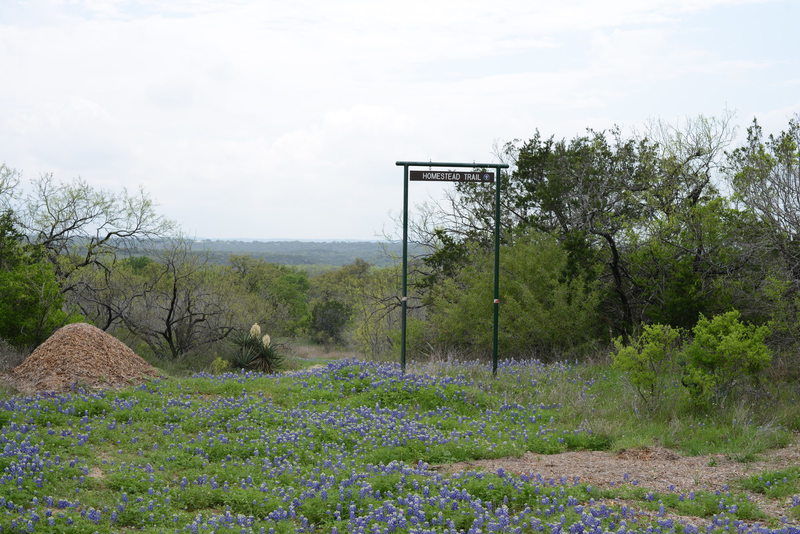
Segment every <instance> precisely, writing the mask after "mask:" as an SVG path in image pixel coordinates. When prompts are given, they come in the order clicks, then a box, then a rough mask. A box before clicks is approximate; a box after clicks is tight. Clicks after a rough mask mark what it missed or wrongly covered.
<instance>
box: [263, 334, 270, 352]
mask: <svg viewBox="0 0 800 534" xmlns="http://www.w3.org/2000/svg"><path fill="white" fill-rule="evenodd" d="M261 342H262V343H263V344H264V348H265V349H268V348H269V343H270V339H269V334H264V337H262V338H261Z"/></svg>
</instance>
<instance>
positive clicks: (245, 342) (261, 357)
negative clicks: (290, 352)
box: [231, 332, 283, 373]
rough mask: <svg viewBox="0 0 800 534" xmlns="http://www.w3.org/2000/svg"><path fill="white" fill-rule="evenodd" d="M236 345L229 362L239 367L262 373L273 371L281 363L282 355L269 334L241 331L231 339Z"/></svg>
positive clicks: (278, 367)
mask: <svg viewBox="0 0 800 534" xmlns="http://www.w3.org/2000/svg"><path fill="white" fill-rule="evenodd" d="M232 342H233V344H234V345H235V346H236V349H237V350H236V354H235V355H234V357H233V360H232V362H231V364H232V365H233V366H234V367H238V368H241V369H255V370H256V371H261V372H262V373H274V372H276V371H277V370H278V369H280V367H281V364H282V363H283V355H282V354H281V353H280V352H279V351H278V347H277V346H276V345H275V344H274V343H272V342H271V340H270V339H269V336H264V337H263V338H262V337H261V336H257V335H252V334H251V333H250V332H245V333H241V334H239V335H238V336H235V337H234V338H233V340H232Z"/></svg>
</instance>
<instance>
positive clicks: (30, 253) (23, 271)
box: [0, 212, 80, 347]
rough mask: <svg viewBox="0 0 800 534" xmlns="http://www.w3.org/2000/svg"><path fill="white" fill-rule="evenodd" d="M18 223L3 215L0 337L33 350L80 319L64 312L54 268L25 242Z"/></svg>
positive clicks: (0, 223)
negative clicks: (31, 347)
mask: <svg viewBox="0 0 800 534" xmlns="http://www.w3.org/2000/svg"><path fill="white" fill-rule="evenodd" d="M15 221H16V219H15V218H14V216H13V214H12V213H11V212H4V213H2V214H0V337H2V338H3V339H6V340H7V341H8V342H9V343H11V344H12V345H15V346H18V347H30V346H35V345H38V344H39V343H41V342H42V341H44V340H45V339H46V338H47V337H48V336H49V335H50V334H52V333H53V331H54V330H56V329H57V328H59V327H61V326H63V325H65V324H67V323H68V322H74V321H77V320H80V317H78V316H77V315H70V314H68V313H67V312H65V311H64V310H63V309H62V308H63V305H64V298H63V296H62V293H61V287H60V286H59V284H58V281H57V280H56V274H55V270H54V268H53V265H51V264H50V263H49V262H48V261H47V260H46V259H45V257H44V255H43V254H42V251H41V250H40V249H39V248H38V247H35V246H32V245H26V244H24V243H23V242H22V235H21V234H20V233H19V232H18V231H17V230H16V227H15V224H16V222H15Z"/></svg>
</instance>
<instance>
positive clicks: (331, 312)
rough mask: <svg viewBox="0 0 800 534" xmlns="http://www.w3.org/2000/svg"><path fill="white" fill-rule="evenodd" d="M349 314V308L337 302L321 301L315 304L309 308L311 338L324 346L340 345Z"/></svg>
mask: <svg viewBox="0 0 800 534" xmlns="http://www.w3.org/2000/svg"><path fill="white" fill-rule="evenodd" d="M350 314H351V310H350V308H349V307H348V306H347V305H346V304H345V303H343V302H341V301H338V300H322V301H319V302H317V303H315V304H314V306H313V307H312V308H311V335H312V337H313V338H314V340H315V341H317V342H319V343H323V344H325V345H330V344H332V343H341V342H342V341H343V336H342V335H343V333H344V327H345V325H346V324H347V321H348V320H349V319H350Z"/></svg>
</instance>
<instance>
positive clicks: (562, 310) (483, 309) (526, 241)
mask: <svg viewBox="0 0 800 534" xmlns="http://www.w3.org/2000/svg"><path fill="white" fill-rule="evenodd" d="M472 257H473V261H472V262H471V263H470V264H469V265H468V266H466V267H465V268H463V269H462V270H461V271H460V272H459V273H458V275H457V276H455V277H454V278H450V279H447V280H445V281H444V283H442V284H441V285H440V286H438V287H437V288H436V289H435V293H434V297H433V306H432V307H431V309H430V311H429V320H430V323H431V325H433V328H434V329H435V332H436V340H437V341H438V343H440V344H441V345H443V346H449V347H459V348H462V349H470V348H471V349H472V350H474V351H486V350H489V348H490V347H491V336H492V306H493V304H492V301H493V299H492V291H493V285H492V284H493V278H492V262H493V259H492V255H491V254H488V253H482V252H480V251H475V252H474V253H473V254H472ZM567 264H568V254H567V252H566V251H565V250H564V249H563V248H562V247H561V246H560V245H559V243H558V242H557V240H556V239H555V238H554V237H552V236H550V235H548V234H542V233H535V232H531V233H530V234H529V235H527V236H525V237H524V238H519V239H518V240H517V242H516V243H514V244H513V245H507V246H505V247H504V248H503V250H502V252H501V295H502V299H503V300H502V306H503V312H502V320H501V326H500V345H501V348H502V350H503V352H504V354H509V355H514V356H530V355H536V356H537V357H541V358H543V359H546V358H549V357H553V355H555V354H560V353H563V352H565V351H573V350H579V349H580V348H581V347H582V346H585V345H586V344H588V343H591V342H592V340H594V339H596V338H600V337H602V334H603V333H602V332H601V331H599V325H600V321H599V315H598V311H599V310H598V306H599V302H600V293H599V291H598V289H597V284H596V283H595V282H592V281H587V280H585V279H581V278H573V279H569V278H567V277H566V276H565V273H566V272H567Z"/></svg>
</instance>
